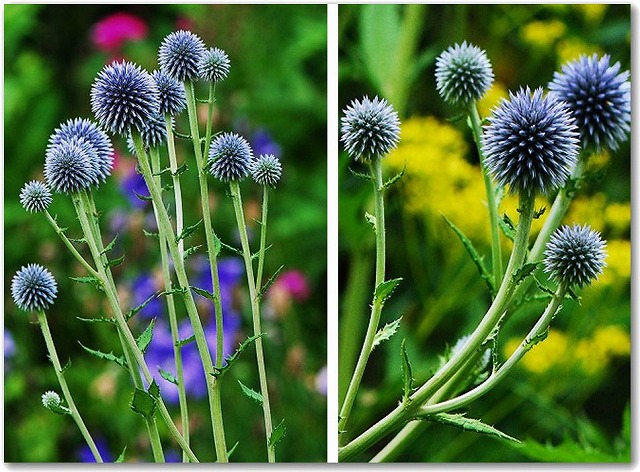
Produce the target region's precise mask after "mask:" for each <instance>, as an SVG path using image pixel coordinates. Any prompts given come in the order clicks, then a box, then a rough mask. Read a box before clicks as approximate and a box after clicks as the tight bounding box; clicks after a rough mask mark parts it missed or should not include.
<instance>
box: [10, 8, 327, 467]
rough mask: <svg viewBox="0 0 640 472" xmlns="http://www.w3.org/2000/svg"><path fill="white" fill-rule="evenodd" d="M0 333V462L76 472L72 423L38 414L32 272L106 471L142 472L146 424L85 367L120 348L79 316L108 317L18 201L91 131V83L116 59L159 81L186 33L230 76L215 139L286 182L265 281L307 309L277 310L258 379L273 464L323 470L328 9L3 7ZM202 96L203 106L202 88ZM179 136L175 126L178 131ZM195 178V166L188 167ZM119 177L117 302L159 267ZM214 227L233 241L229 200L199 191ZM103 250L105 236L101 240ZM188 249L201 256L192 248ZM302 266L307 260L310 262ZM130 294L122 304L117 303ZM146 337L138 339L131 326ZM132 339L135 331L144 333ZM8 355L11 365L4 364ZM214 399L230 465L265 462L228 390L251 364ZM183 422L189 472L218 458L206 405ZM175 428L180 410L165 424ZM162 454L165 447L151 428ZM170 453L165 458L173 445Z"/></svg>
mask: <svg viewBox="0 0 640 472" xmlns="http://www.w3.org/2000/svg"><path fill="white" fill-rule="evenodd" d="M4 11H5V23H4V28H5V30H4V31H5V115H4V117H5V133H4V136H5V186H4V187H5V206H4V216H5V235H6V237H5V252H4V260H5V330H8V331H9V332H11V333H12V335H13V337H14V339H15V342H16V345H17V348H16V353H15V355H14V356H13V357H12V358H11V360H10V361H5V461H7V462H22V461H75V460H78V457H77V455H76V451H77V449H78V448H79V447H80V446H81V445H82V438H81V436H80V435H79V433H78V431H77V430H76V429H75V425H74V424H73V423H72V422H71V421H69V420H68V418H61V417H57V416H55V415H52V414H51V413H50V412H48V411H46V410H45V409H44V408H43V407H42V405H41V404H40V395H41V393H42V392H43V391H44V390H47V389H52V388H55V387H56V382H55V377H54V375H53V371H52V370H51V366H50V364H49V363H48V362H47V359H46V355H45V350H44V346H43V344H42V343H41V341H40V335H39V333H38V330H37V328H36V326H34V325H33V324H30V323H29V322H28V321H33V319H31V318H30V317H29V316H27V315H25V314H24V313H21V312H18V310H17V309H16V308H15V307H14V306H13V303H12V302H11V297H10V295H9V286H10V281H11V277H12V275H13V273H15V271H16V270H17V269H18V268H19V267H20V266H21V265H24V264H26V263H29V262H39V263H41V264H44V265H45V266H47V267H49V268H50V269H51V270H52V271H53V273H54V274H55V275H56V277H57V279H58V282H59V297H58V300H57V302H56V304H55V305H54V307H52V309H51V311H50V313H49V319H50V324H51V329H52V331H53V335H54V339H55V340H56V342H57V346H58V350H59V353H60V356H61V358H62V359H67V358H71V359H72V361H73V364H72V367H71V368H70V369H69V370H68V371H67V375H68V381H69V384H70V386H71V390H72V391H73V392H75V398H76V402H77V403H78V406H79V409H80V410H81V412H82V413H83V416H84V418H85V421H86V422H87V424H88V426H89V428H90V430H91V431H92V432H93V433H94V435H95V436H96V437H97V438H101V439H103V440H105V441H106V444H107V445H108V448H109V450H110V453H111V456H112V457H113V458H115V457H117V456H118V455H119V453H120V452H121V450H122V449H123V447H124V446H125V445H126V446H127V458H128V460H132V461H135V460H140V461H148V460H150V459H151V453H150V450H149V449H148V444H147V442H146V440H145V433H144V431H143V424H142V422H141V421H140V419H139V417H137V416H136V415H135V414H133V413H132V412H131V411H130V410H129V406H128V403H129V401H130V397H131V388H130V385H129V378H128V375H127V374H126V372H124V371H123V370H122V369H118V368H116V367H115V366H112V365H108V364H106V363H105V362H101V361H96V360H95V359H93V358H91V356H88V355H87V354H86V353H85V352H83V351H82V349H81V348H80V346H79V345H78V343H77V340H80V341H82V342H83V344H85V345H88V346H92V347H98V346H100V347H101V348H103V349H105V350H106V351H107V352H108V351H109V350H111V349H117V346H118V344H117V337H116V336H115V333H114V331H113V330H112V329H111V327H110V326H100V325H95V324H91V325H87V324H84V323H82V322H80V321H78V320H76V319H75V317H76V316H85V317H87V316H90V315H94V314H98V313H100V312H101V310H106V307H105V306H104V305H103V303H104V302H103V300H102V299H101V298H100V297H99V295H98V294H96V293H95V292H94V291H92V289H91V288H90V287H87V286H78V285H77V284H73V283H72V282H71V281H69V280H68V278H67V276H72V275H83V274H82V270H81V269H79V268H78V266H77V264H76V263H75V262H74V261H73V259H72V257H71V256H70V255H69V254H68V252H67V251H66V250H64V247H63V245H62V244H61V242H60V241H59V240H58V239H57V238H56V237H55V234H54V233H53V231H52V230H51V228H50V227H49V226H48V225H47V224H46V222H45V221H44V218H43V217H42V216H41V215H30V214H28V213H27V212H25V211H24V210H23V208H22V207H21V206H20V203H19V201H18V194H19V191H20V188H21V186H22V185H23V183H24V182H25V181H27V180H30V179H34V178H42V164H43V161H44V151H45V147H46V144H47V139H48V137H49V135H50V134H51V132H52V131H53V129H54V128H55V127H56V126H57V125H58V124H59V123H61V122H63V121H66V120H67V119H69V118H73V117H77V116H79V117H88V118H90V117H92V114H91V110H90V103H89V91H90V86H91V83H92V81H93V79H94V77H95V75H96V74H97V72H98V71H99V70H100V69H101V68H102V67H103V65H104V64H105V63H106V62H107V61H109V60H111V59H113V58H114V57H116V58H117V57H121V58H127V59H129V60H132V61H134V62H137V63H139V64H141V65H142V66H143V67H145V68H147V69H148V70H152V69H154V68H155V67H157V48H158V46H159V44H160V42H161V41H162V39H163V38H164V37H165V36H166V35H167V34H169V33H170V32H171V31H174V30H177V29H180V28H189V29H191V30H192V31H194V32H195V33H197V34H198V35H200V37H202V39H203V40H204V41H205V43H206V44H207V45H208V46H217V47H220V48H222V49H224V50H225V51H226V52H227V53H228V55H229V57H230V59H231V73H230V75H229V77H228V78H227V80H225V81H224V82H223V83H221V84H219V85H218V87H217V89H216V92H217V93H216V98H217V110H216V117H215V122H214V130H217V131H219V130H225V131H232V130H233V131H237V132H240V133H241V134H246V135H248V136H250V135H254V134H255V133H257V132H259V131H263V132H265V133H266V134H267V136H268V137H269V139H270V140H271V141H272V142H274V143H275V144H276V145H277V146H279V147H280V148H281V150H282V152H281V156H280V159H281V162H282V164H283V168H284V175H283V180H282V182H281V184H280V185H279V187H278V189H277V190H275V191H273V192H272V193H271V198H270V208H269V234H268V240H269V243H270V244H273V246H272V248H271V249H270V250H269V252H268V254H267V260H266V267H265V277H268V276H269V275H270V274H271V273H273V272H274V271H275V270H276V269H277V268H278V267H279V265H280V264H284V266H285V270H289V269H295V270H298V271H300V272H302V274H303V275H304V277H305V279H306V281H307V283H308V285H309V289H310V296H309V298H308V299H307V300H306V301H293V302H292V303H290V304H288V305H286V306H284V307H281V309H280V311H279V312H278V313H277V316H276V317H274V318H272V319H269V320H268V321H266V323H265V324H266V328H265V329H267V330H269V334H270V342H267V343H266V358H267V370H268V373H269V380H270V387H271V388H272V389H273V393H272V395H273V399H272V410H273V415H274V421H275V422H276V423H278V422H279V421H280V420H281V419H282V418H285V419H286V427H287V431H288V433H287V436H286V437H285V439H284V440H283V441H282V442H281V443H280V445H279V447H278V459H279V460H282V461H324V460H325V458H326V399H325V397H324V396H323V394H322V393H319V392H318V391H317V388H316V375H317V374H318V373H319V372H320V370H321V369H322V367H323V366H324V365H325V364H326V335H325V333H326V315H325V313H326V295H325V294H326V258H325V254H326V236H325V235H326V152H327V149H326V74H327V71H326V63H327V61H326V35H327V32H326V7H325V6H323V5H259V6H258V5H181V4H178V5H121V6H113V5H77V6H76V5H73V6H71V5H55V6H54V5H26V4H13V5H6V6H5V9H4ZM119 11H122V12H127V13H130V14H133V15H135V16H137V17H138V18H140V19H142V20H143V21H144V22H145V23H146V25H147V27H148V36H147V37H146V38H145V39H144V40H141V41H130V42H127V43H125V45H124V46H123V48H122V49H121V50H120V51H118V52H117V54H115V56H114V55H112V54H111V53H108V52H105V51H102V50H100V49H99V48H97V47H96V45H95V44H94V43H92V41H91V32H92V29H93V28H94V27H95V25H96V24H97V23H98V22H99V21H101V20H102V19H104V18H105V17H107V16H109V15H111V14H113V13H115V12H119ZM197 93H198V94H199V95H200V96H201V97H204V96H205V94H206V87H205V86H204V85H199V86H198V89H197ZM176 127H177V129H178V130H180V131H183V132H184V131H186V130H187V129H188V127H187V124H186V116H184V117H180V119H179V120H178V122H177V123H176ZM114 146H115V147H116V149H117V152H118V153H119V155H120V156H121V157H120V158H119V159H120V161H121V163H125V164H129V165H130V164H131V163H132V162H133V158H132V157H131V156H129V154H128V153H127V151H126V143H125V142H124V140H122V139H121V138H114ZM177 146H178V158H179V160H181V161H184V160H186V159H190V158H192V157H189V156H191V153H192V148H191V143H190V142H186V141H179V142H178V143H177ZM191 167H193V168H195V166H191ZM119 172H123V171H122V170H121V171H119V170H118V169H116V170H115V171H114V177H113V178H110V179H109V180H108V182H107V183H106V184H104V185H102V186H101V187H100V188H99V189H98V190H97V191H96V192H95V198H96V202H97V205H98V207H99V209H100V210H101V211H103V212H104V216H103V217H102V227H103V234H105V235H106V233H107V232H108V226H109V224H110V222H111V221H115V220H112V218H115V217H116V216H117V215H122V214H124V215H125V216H126V218H127V221H128V223H127V225H128V228H129V231H126V232H125V233H124V234H120V238H119V240H118V241H119V249H120V250H122V251H123V252H124V254H125V255H126V260H125V263H124V265H123V266H121V267H119V268H117V269H116V271H115V276H116V279H117V281H118V283H119V284H120V283H121V284H122V285H123V286H124V287H126V286H127V284H128V283H130V282H131V280H132V279H133V278H135V277H136V276H137V275H139V274H141V273H143V272H144V271H148V270H149V269H150V268H152V267H154V264H157V263H158V260H159V256H158V253H157V246H156V243H155V242H154V241H153V240H152V239H151V240H149V239H148V238H144V237H143V236H142V232H141V227H148V224H149V223H148V221H147V219H146V218H147V217H146V216H145V214H144V213H143V212H142V211H141V210H136V209H133V208H132V207H131V205H130V203H129V202H128V199H127V198H126V196H125V195H123V193H122V191H121V189H120V183H119V179H120V178H121V177H122V176H121V175H119ZM182 180H183V185H182V188H183V193H184V207H185V211H186V217H187V218H188V219H190V218H193V221H195V220H196V218H197V217H198V216H197V214H196V213H195V209H196V208H199V205H198V198H199V194H198V187H197V179H196V176H195V171H194V170H192V169H190V170H189V171H188V172H187V173H186V174H184V175H183V179H182ZM210 191H211V193H212V196H211V198H212V201H213V202H214V206H213V207H214V214H213V215H212V218H213V222H214V227H215V229H216V231H217V233H218V234H219V235H220V237H221V238H222V239H223V241H226V242H228V243H230V244H235V242H236V241H237V236H236V230H235V229H234V228H235V220H234V217H233V209H232V204H231V201H230V199H229V198H228V196H227V195H226V190H225V187H224V186H223V185H222V184H221V183H219V182H213V179H212V183H211V184H210ZM243 198H244V201H245V209H246V212H247V215H248V221H249V225H250V231H252V234H253V244H257V241H256V239H255V238H256V235H257V234H258V232H259V227H258V226H257V225H256V224H255V221H254V220H257V219H259V213H258V211H259V205H260V201H261V190H260V189H259V188H257V187H254V186H250V185H246V187H245V186H243ZM50 210H51V213H52V214H57V215H58V218H59V221H60V222H61V224H62V225H64V226H69V227H70V232H71V234H70V235H71V237H79V236H78V235H79V229H78V228H77V225H76V223H77V222H76V221H75V217H74V213H73V207H72V205H71V202H70V201H69V200H68V199H66V198H64V197H62V196H56V198H55V199H54V203H53V205H52V207H51V209H50ZM187 221H188V220H187ZM106 238H107V236H105V239H106ZM190 243H193V244H194V245H196V244H204V237H203V235H202V234H199V235H198V236H194V237H192V238H191V240H190ZM310 254H313V257H309V255H310ZM125 290H126V289H125ZM247 296H248V295H247V294H246V289H240V295H239V296H238V297H239V298H240V300H239V301H238V303H239V305H240V307H241V308H242V310H243V317H244V321H243V325H242V327H241V334H243V335H245V337H246V335H248V334H250V333H251V325H250V321H249V320H250V314H249V312H248V305H247V304H246V297H247ZM140 326H141V325H140ZM140 326H136V327H134V329H141V328H140ZM5 352H6V351H5ZM234 369H236V370H235V372H234V373H233V377H229V379H228V381H227V382H226V386H225V387H223V407H224V410H225V419H226V422H225V425H226V427H227V440H228V442H229V444H230V446H232V445H233V444H234V443H235V442H236V441H240V444H239V446H238V447H237V449H236V451H235V452H234V455H233V460H235V461H262V460H266V452H265V446H264V435H263V432H262V428H263V426H262V414H261V411H260V408H259V407H258V406H256V405H255V404H253V403H252V402H251V400H249V399H247V398H245V397H244V396H243V395H242V393H241V391H240V388H239V386H238V384H237V382H236V378H241V379H242V381H243V382H244V383H252V384H253V385H257V373H256V369H255V359H254V353H253V351H252V350H249V351H248V352H247V353H246V354H245V355H243V357H242V359H241V361H240V362H239V363H238V364H237V367H234ZM194 405H195V406H194V407H193V408H192V412H191V414H192V420H193V430H192V439H193V447H194V450H195V451H196V453H197V454H198V455H199V457H200V459H201V460H203V461H210V460H212V458H213V449H212V447H211V437H210V436H211V432H210V430H209V420H208V412H207V408H206V401H201V402H197V403H195V404H194ZM176 415H177V410H176ZM161 434H162V436H163V442H164V443H165V445H166V446H167V448H169V446H170V445H171V443H172V441H171V439H170V436H169V434H168V432H167V431H166V430H165V429H164V427H163V426H161ZM171 447H173V448H174V449H175V446H171Z"/></svg>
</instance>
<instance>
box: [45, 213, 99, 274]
mask: <svg viewBox="0 0 640 472" xmlns="http://www.w3.org/2000/svg"><path fill="white" fill-rule="evenodd" d="M44 214H45V216H46V217H47V221H48V222H49V224H50V225H51V227H52V228H53V229H54V231H55V232H56V234H57V235H58V236H60V239H62V242H63V243H64V245H65V246H67V249H69V251H71V254H73V256H74V257H75V258H76V260H77V261H78V262H79V263H80V264H82V266H83V267H84V268H85V269H86V270H87V272H88V273H89V275H91V276H93V277H98V273H97V272H96V270H95V269H94V268H93V267H91V265H90V264H89V263H88V262H87V261H86V260H85V259H84V257H82V256H81V255H80V253H79V252H78V250H77V249H76V248H75V247H74V246H73V244H72V243H71V241H69V238H67V236H66V235H65V234H64V231H63V230H62V228H60V226H58V223H56V220H55V219H54V218H53V217H52V216H51V214H50V213H49V210H45V211H44Z"/></svg>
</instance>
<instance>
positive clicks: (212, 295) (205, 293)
mask: <svg viewBox="0 0 640 472" xmlns="http://www.w3.org/2000/svg"><path fill="white" fill-rule="evenodd" d="M191 290H193V291H194V292H196V293H197V294H198V295H200V296H203V297H205V298H208V299H209V300H211V301H212V302H215V301H216V300H217V298H218V297H216V295H215V293H211V292H209V291H208V290H205V289H203V288H199V287H194V286H191Z"/></svg>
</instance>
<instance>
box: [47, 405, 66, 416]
mask: <svg viewBox="0 0 640 472" xmlns="http://www.w3.org/2000/svg"><path fill="white" fill-rule="evenodd" d="M47 410H49V411H52V412H53V413H55V414H56V415H70V414H71V410H70V409H69V408H67V407H66V406H63V405H51V406H48V407H47Z"/></svg>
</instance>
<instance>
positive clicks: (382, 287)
mask: <svg viewBox="0 0 640 472" xmlns="http://www.w3.org/2000/svg"><path fill="white" fill-rule="evenodd" d="M401 281H402V277H399V278H397V279H391V280H387V281H385V282H382V283H381V284H379V285H378V286H377V287H376V289H375V291H374V292H373V302H374V303H376V302H377V303H380V305H384V303H385V302H386V301H387V300H388V299H389V297H390V296H391V294H392V293H393V291H394V290H395V289H396V287H397V286H398V284H399V283H400V282H401Z"/></svg>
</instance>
